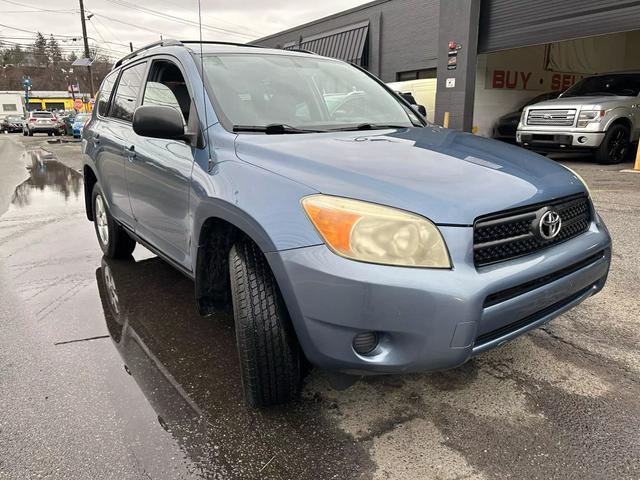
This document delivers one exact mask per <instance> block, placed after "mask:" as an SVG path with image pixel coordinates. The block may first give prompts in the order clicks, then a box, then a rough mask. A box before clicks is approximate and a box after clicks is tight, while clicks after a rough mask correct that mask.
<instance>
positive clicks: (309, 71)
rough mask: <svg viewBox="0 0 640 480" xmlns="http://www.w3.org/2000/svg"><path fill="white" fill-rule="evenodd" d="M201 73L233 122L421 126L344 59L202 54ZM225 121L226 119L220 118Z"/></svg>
mask: <svg viewBox="0 0 640 480" xmlns="http://www.w3.org/2000/svg"><path fill="white" fill-rule="evenodd" d="M203 63H204V71H205V79H206V82H208V84H209V86H210V87H211V90H212V92H213V94H214V95H215V98H216V100H217V103H218V106H219V109H220V110H221V112H219V113H221V114H222V115H223V116H224V117H226V119H227V120H228V122H229V123H230V124H231V126H232V127H237V126H262V127H264V126H267V125H276V124H277V125H285V126H287V127H293V128H297V129H307V130H308V129H316V130H328V129H334V128H349V127H354V128H356V127H357V126H362V125H363V124H371V125H393V126H398V127H411V126H413V125H414V124H415V125H419V126H421V125H422V124H421V123H420V121H419V120H418V118H417V117H416V116H415V115H414V114H412V113H411V112H410V110H409V109H408V108H406V107H405V106H403V105H402V104H401V103H400V102H399V101H398V100H397V99H396V98H394V97H393V96H392V95H391V94H389V92H387V91H386V90H385V89H384V88H383V87H382V86H381V85H380V84H378V83H377V82H376V81H375V80H373V79H372V78H370V77H369V76H368V75H366V74H364V73H363V72H361V71H359V70H358V69H356V68H354V67H352V66H350V65H347V64H345V63H342V62H338V61H334V60H330V59H324V58H310V57H300V56H288V55H270V54H224V55H216V56H205V57H204V62H203ZM223 123H224V122H223Z"/></svg>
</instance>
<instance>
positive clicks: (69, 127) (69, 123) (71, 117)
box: [64, 112, 76, 135]
mask: <svg viewBox="0 0 640 480" xmlns="http://www.w3.org/2000/svg"><path fill="white" fill-rule="evenodd" d="M75 119H76V112H71V113H68V114H67V115H66V116H65V117H64V134H65V135H73V122H74V121H75Z"/></svg>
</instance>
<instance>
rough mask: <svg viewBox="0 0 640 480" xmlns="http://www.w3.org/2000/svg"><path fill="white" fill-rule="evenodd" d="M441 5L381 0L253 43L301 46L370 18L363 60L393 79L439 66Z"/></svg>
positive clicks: (413, 0)
mask: <svg viewBox="0 0 640 480" xmlns="http://www.w3.org/2000/svg"><path fill="white" fill-rule="evenodd" d="M450 1H452V0H450ZM439 7H440V0H377V1H374V2H371V3H368V4H365V5H362V6H360V7H356V8H353V9H351V10H347V11H345V12H341V13H338V14H336V15H332V16H330V17H327V18H324V19H320V20H317V21H315V22H311V23H308V24H306V25H301V26H299V27H296V28H292V29H290V30H287V31H285V32H280V33H277V34H275V35H270V36H268V37H265V38H262V39H259V40H256V41H255V42H252V43H257V44H261V45H265V46H270V47H281V48H282V47H283V46H284V45H287V44H288V43H290V42H292V41H295V42H296V45H297V46H299V45H300V41H301V40H302V43H304V42H305V39H309V38H313V37H316V38H317V36H319V35H320V36H322V35H323V34H326V33H327V32H330V31H332V30H335V29H339V28H341V27H345V26H348V25H353V24H356V23H358V22H364V21H368V23H369V29H368V36H369V48H368V56H369V58H368V59H366V60H367V61H366V62H365V61H364V59H363V63H366V64H367V65H368V67H367V68H368V69H369V70H370V71H371V72H373V73H374V74H376V75H378V76H380V77H381V78H382V79H383V80H384V81H386V82H393V81H395V80H396V74H397V73H398V72H406V71H409V70H421V69H427V68H434V67H435V66H436V58H437V51H438V18H439Z"/></svg>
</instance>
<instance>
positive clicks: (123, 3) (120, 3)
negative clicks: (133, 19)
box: [105, 0, 254, 39]
mask: <svg viewBox="0 0 640 480" xmlns="http://www.w3.org/2000/svg"><path fill="white" fill-rule="evenodd" d="M105 1H107V2H109V3H113V4H114V5H118V6H121V7H128V8H132V9H134V10H138V11H140V12H143V13H146V14H148V15H153V16H154V17H158V18H162V19H164V20H170V21H172V22H178V23H182V24H183V25H189V26H192V27H200V25H199V24H198V22H194V21H192V20H188V19H186V18H182V17H176V16H175V15H168V14H165V13H162V12H158V11H156V10H152V9H149V8H145V7H140V6H137V5H135V4H132V3H129V2H126V1H124V0H105ZM202 28H203V29H206V30H209V31H214V32H216V33H226V34H230V35H235V36H238V37H246V38H250V39H253V38H254V36H253V35H247V34H246V33H242V32H238V31H235V30H229V29H225V28H222V27H213V26H211V25H202Z"/></svg>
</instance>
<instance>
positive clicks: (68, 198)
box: [9, 150, 83, 211]
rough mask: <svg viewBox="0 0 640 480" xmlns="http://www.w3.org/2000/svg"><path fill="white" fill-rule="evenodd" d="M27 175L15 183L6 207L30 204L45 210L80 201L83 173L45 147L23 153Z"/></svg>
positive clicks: (21, 206) (19, 206) (12, 207)
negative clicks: (26, 177)
mask: <svg viewBox="0 0 640 480" xmlns="http://www.w3.org/2000/svg"><path fill="white" fill-rule="evenodd" d="M24 160H25V164H26V165H27V170H28V171H29V178H28V179H27V180H25V181H24V182H22V183H21V184H20V185H18V186H17V187H16V189H15V192H14V193H13V196H12V198H11V205H10V207H9V211H11V210H12V209H20V208H24V207H26V206H29V205H34V206H37V207H38V208H44V209H48V210H54V209H59V208H61V207H68V206H70V205H77V204H79V203H80V202H81V201H82V198H81V196H82V194H83V191H82V190H83V188H82V187H83V178H82V174H80V173H79V172H78V171H76V170H73V169H72V168H69V167H67V166H66V165H64V164H62V163H60V162H59V161H57V160H56V159H55V156H54V155H53V154H52V153H50V152H47V151H45V150H30V151H28V152H25V153H24Z"/></svg>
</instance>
